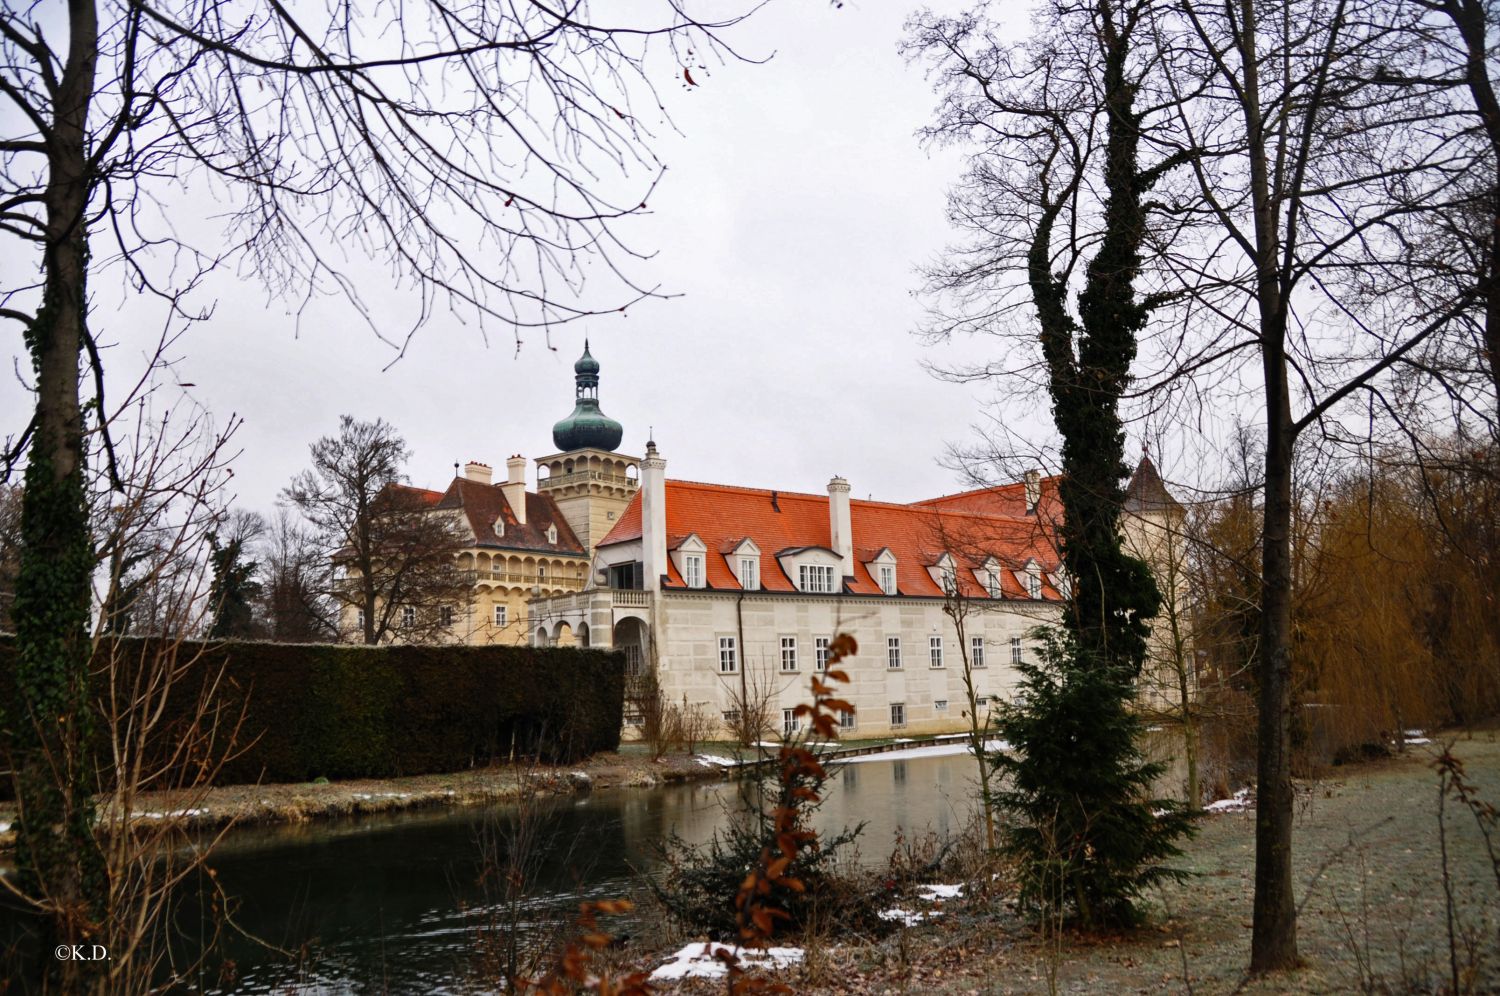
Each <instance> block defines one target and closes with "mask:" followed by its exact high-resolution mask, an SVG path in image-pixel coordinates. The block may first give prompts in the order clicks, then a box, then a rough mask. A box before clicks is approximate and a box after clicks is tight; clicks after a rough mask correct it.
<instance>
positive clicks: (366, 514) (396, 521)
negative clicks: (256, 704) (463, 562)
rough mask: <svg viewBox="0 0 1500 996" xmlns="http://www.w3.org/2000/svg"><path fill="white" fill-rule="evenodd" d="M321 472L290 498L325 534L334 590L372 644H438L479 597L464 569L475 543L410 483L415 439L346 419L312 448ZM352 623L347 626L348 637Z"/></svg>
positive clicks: (307, 474)
mask: <svg viewBox="0 0 1500 996" xmlns="http://www.w3.org/2000/svg"><path fill="white" fill-rule="evenodd" d="M310 449H311V452H312V464H313V465H312V467H311V468H310V469H308V470H305V471H303V472H302V473H300V474H298V475H297V477H295V478H294V479H293V480H292V483H291V484H290V485H289V486H288V487H287V488H286V489H285V490H284V491H283V492H282V497H283V498H284V499H285V500H286V501H287V502H288V503H290V504H292V505H294V506H296V507H297V508H298V509H300V510H301V512H302V514H303V516H304V517H305V518H306V519H307V521H308V522H309V523H310V524H311V525H312V526H313V527H314V528H316V529H317V530H318V532H319V535H320V536H321V538H322V540H323V543H324V549H325V551H326V554H327V556H328V557H329V558H330V560H331V561H332V562H333V564H334V565H335V570H336V571H342V572H343V574H344V576H343V577H341V578H336V579H335V580H334V583H333V585H332V587H331V588H330V594H331V595H332V597H333V599H334V601H335V602H337V603H338V604H339V606H340V607H341V609H343V610H345V611H344V613H343V615H344V616H346V617H348V616H352V617H353V626H352V632H353V635H354V636H355V638H356V639H358V640H359V641H361V642H364V643H381V642H383V641H388V640H391V639H396V638H399V639H401V640H402V641H404V642H408V643H423V642H431V641H434V640H438V639H440V638H442V637H443V636H444V635H445V634H446V633H448V632H449V631H450V628H451V626H452V619H453V618H455V617H456V618H462V617H463V612H462V611H460V610H461V608H462V607H463V606H466V605H467V603H468V600H469V599H470V598H471V597H472V592H473V585H472V583H471V581H470V579H469V578H468V577H467V576H465V575H464V574H463V573H462V572H460V571H459V570H458V569H457V557H458V552H459V550H460V549H461V548H462V547H463V546H464V543H465V541H466V537H465V535H464V532H463V527H462V526H461V525H460V523H459V520H458V518H457V517H456V516H455V515H454V514H453V513H451V512H447V511H441V510H437V509H434V508H433V507H432V505H431V504H430V503H429V502H428V500H427V498H426V496H425V493H424V492H421V491H418V490H416V489H414V488H409V487H405V486H404V485H403V483H402V482H403V480H404V478H405V474H404V471H403V468H404V466H405V464H406V459H407V456H408V453H409V451H408V450H407V448H406V440H404V439H402V438H401V437H400V436H399V435H397V433H396V430H395V429H394V428H392V427H391V426H390V424H388V423H387V422H385V421H383V420H381V419H376V420H375V421H374V422H360V421H357V420H356V419H355V418H354V417H353V416H350V415H345V416H343V417H342V418H341V419H340V420H339V433H338V435H337V436H324V437H323V438H322V439H319V440H318V441H317V442H315V443H313V444H312V446H311V447H310ZM348 623H349V620H348V619H347V618H346V619H344V620H342V621H341V625H340V631H341V632H342V631H344V630H345V629H346V628H347V627H348Z"/></svg>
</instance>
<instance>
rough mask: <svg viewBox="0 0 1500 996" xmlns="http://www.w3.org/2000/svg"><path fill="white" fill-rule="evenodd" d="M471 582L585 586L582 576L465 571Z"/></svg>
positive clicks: (523, 585)
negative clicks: (568, 576) (544, 575)
mask: <svg viewBox="0 0 1500 996" xmlns="http://www.w3.org/2000/svg"><path fill="white" fill-rule="evenodd" d="M463 574H464V576H465V577H467V578H468V580H469V583H470V584H475V583H477V582H480V581H495V582H499V583H500V584H510V585H517V586H519V587H523V588H524V587H530V586H533V585H541V586H543V587H545V588H566V589H569V590H572V591H578V590H581V589H582V588H583V579H582V578H567V577H561V576H558V575H553V576H551V577H542V576H541V575H539V574H522V573H518V572H511V571H464V572H463Z"/></svg>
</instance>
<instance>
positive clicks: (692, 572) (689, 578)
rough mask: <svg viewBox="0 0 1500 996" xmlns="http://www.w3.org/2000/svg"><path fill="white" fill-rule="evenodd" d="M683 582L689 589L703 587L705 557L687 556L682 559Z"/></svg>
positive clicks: (699, 555) (694, 554) (692, 554)
mask: <svg viewBox="0 0 1500 996" xmlns="http://www.w3.org/2000/svg"><path fill="white" fill-rule="evenodd" d="M682 580H683V581H684V582H685V583H686V584H687V586H688V587H689V588H702V587H703V555H702V554H698V553H689V554H685V555H684V556H683V558H682Z"/></svg>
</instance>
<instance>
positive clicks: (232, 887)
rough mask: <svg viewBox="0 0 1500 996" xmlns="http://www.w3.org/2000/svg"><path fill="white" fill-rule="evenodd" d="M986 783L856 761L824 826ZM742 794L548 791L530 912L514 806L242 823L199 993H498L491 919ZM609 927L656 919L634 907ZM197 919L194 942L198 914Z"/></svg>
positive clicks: (629, 930)
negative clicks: (487, 873)
mask: <svg viewBox="0 0 1500 996" xmlns="http://www.w3.org/2000/svg"><path fill="white" fill-rule="evenodd" d="M1173 777H1174V778H1175V777H1177V776H1176V775H1175V774H1174V776H1173ZM1177 780H1178V781H1179V782H1180V778H1177ZM974 783H975V765H974V761H973V758H972V757H971V756H970V755H967V754H962V755H949V756H944V757H914V758H911V759H907V760H889V759H885V758H884V757H881V756H877V757H874V758H870V759H867V760H865V761H863V762H862V763H853V764H846V765H844V766H842V767H840V768H839V769H838V770H837V771H836V772H835V773H834V775H833V777H832V780H831V786H830V790H829V791H828V792H827V793H826V800H825V803H824V805H823V806H822V808H821V809H820V811H819V812H818V814H817V816H816V825H817V827H818V829H819V830H820V831H823V832H830V831H838V830H841V829H843V828H844V827H846V826H852V825H854V824H857V823H861V822H863V823H864V824H865V830H864V833H863V834H862V835H861V837H860V838H859V842H858V848H859V856H860V859H861V860H863V861H864V862H866V863H869V864H872V865H883V864H884V863H885V861H886V860H887V858H888V856H889V855H890V852H891V850H892V848H893V846H894V844H895V841H896V839H897V835H898V834H901V835H903V836H904V837H905V838H906V839H908V840H910V839H912V838H914V837H917V836H919V835H922V834H926V833H935V834H938V835H940V836H941V835H952V834H957V833H958V832H959V831H960V830H961V829H962V827H963V826H964V825H965V824H966V822H967V821H969V820H970V819H971V817H972V814H973V812H974V806H975V802H974ZM1162 787H1163V789H1164V790H1168V791H1180V788H1178V789H1173V788H1172V787H1171V785H1170V784H1169V783H1165V782H1164V784H1163V786H1162ZM740 791H741V789H740V788H738V787H737V786H736V784H735V783H720V782H713V783H697V784H687V785H673V786H664V787H659V788H652V789H611V790H601V791H597V792H594V793H592V794H590V795H586V796H579V797H568V798H560V799H552V800H548V801H546V802H545V803H543V804H542V806H541V809H540V812H539V814H538V815H537V816H536V817H535V818H534V822H533V823H532V826H534V827H535V828H536V829H537V831H538V832H537V834H536V840H537V841H538V846H537V852H538V855H539V859H540V860H538V861H537V862H536V865H535V868H534V870H533V872H532V874H531V876H530V879H531V880H530V882H529V885H528V893H529V896H530V898H529V899H528V900H527V901H526V903H525V904H523V906H522V907H521V909H520V910H519V912H518V913H506V912H502V911H501V910H500V909H498V908H497V902H496V900H497V892H496V890H495V888H493V887H490V888H487V887H486V886H485V885H484V884H483V883H482V881H481V879H482V877H483V875H482V873H483V870H484V868H485V864H486V862H485V855H486V853H489V854H491V855H493V854H494V853H495V849H496V848H497V847H503V846H504V841H505V840H506V839H507V838H508V837H509V836H510V835H512V834H513V833H514V831H515V828H516V824H517V819H518V812H517V810H516V808H515V807H514V806H511V805H498V806H492V807H483V808H479V807H476V808H464V809H454V810H441V811H438V810H427V811H417V812H408V813H395V814H381V815H371V816H364V817H350V818H345V819H338V820H326V821H317V822H312V823H306V824H299V825H291V826H284V825H283V826H268V827H252V828H246V829H241V830H235V831H233V832H232V833H230V834H229V835H228V836H227V837H226V838H225V839H224V840H223V841H221V842H220V844H219V845H218V847H217V848H216V849H215V851H214V855H213V858H212V862H211V863H212V866H213V868H214V869H215V871H216V874H217V878H218V882H219V883H220V885H221V886H222V887H223V890H224V892H225V893H226V894H227V895H229V896H231V897H233V903H232V905H231V908H230V909H231V917H230V920H231V921H232V927H231V928H228V929H226V931H225V934H224V938H225V939H224V940H223V942H222V943H221V945H220V956H219V957H217V958H215V959H213V960H212V961H211V962H210V964H209V965H207V966H206V967H205V970H204V973H203V974H202V975H201V976H199V977H197V978H195V979H194V981H193V983H192V985H191V986H190V987H189V990H190V991H204V992H211V993H230V992H233V993H298V994H324V993H328V994H332V993H469V992H494V991H497V989H498V988H499V986H498V982H497V979H496V978H495V977H494V975H493V974H492V973H490V972H487V971H486V969H485V967H484V966H483V965H481V964H478V963H477V962H476V956H475V952H476V950H478V949H479V948H480V947H481V944H480V938H481V936H482V935H483V934H484V932H485V931H486V929H487V928H492V927H494V926H495V925H497V923H505V922H511V921H516V922H519V923H520V925H521V930H522V931H523V932H524V931H527V930H545V929H550V928H549V927H548V926H547V925H548V924H550V923H555V922H556V921H558V920H560V919H567V918H571V917H572V915H573V914H574V913H575V912H576V910H577V904H578V903H579V901H581V900H583V899H586V898H607V897H622V896H639V895H641V894H642V893H643V892H644V891H645V889H644V885H643V882H644V876H647V875H652V874H654V873H657V872H659V871H660V868H661V860H662V859H661V850H660V846H661V844H662V842H663V841H664V840H666V839H667V838H668V837H669V836H670V835H672V834H674V833H675V834H677V835H679V836H680V837H682V838H683V839H685V840H687V841H690V842H694V843H701V842H704V841H706V840H708V839H709V838H710V836H711V835H712V834H713V832H714V831H715V830H716V829H717V828H720V827H722V826H723V825H724V824H725V821H726V820H727V819H728V814H729V813H730V812H731V810H732V809H733V808H734V807H735V806H736V805H738V804H740V803H739V802H738V800H737V794H738V793H739V792H740ZM643 908H644V907H643ZM7 919H9V918H7ZM12 922H13V921H12ZM606 927H607V929H609V930H611V931H612V932H614V933H616V934H620V933H623V934H636V933H649V931H650V929H651V927H650V924H649V923H648V922H645V921H643V920H640V919H637V918H632V917H630V916H627V917H625V918H623V920H617V921H615V922H612V923H609V924H607V925H606ZM181 929H182V931H183V933H184V936H185V937H186V938H187V941H186V944H187V946H188V947H191V946H192V936H193V935H194V934H195V932H196V931H197V929H198V927H197V925H196V924H194V923H184V924H182V926H181Z"/></svg>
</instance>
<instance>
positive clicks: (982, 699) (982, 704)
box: [974, 695, 990, 709]
mask: <svg viewBox="0 0 1500 996" xmlns="http://www.w3.org/2000/svg"><path fill="white" fill-rule="evenodd" d="M974 704H975V705H977V706H978V707H979V708H981V709H983V708H986V707H987V706H988V705H989V704H990V697H989V696H988V695H981V696H979V698H977V699H975V700H974Z"/></svg>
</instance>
